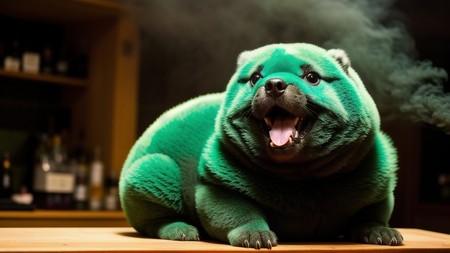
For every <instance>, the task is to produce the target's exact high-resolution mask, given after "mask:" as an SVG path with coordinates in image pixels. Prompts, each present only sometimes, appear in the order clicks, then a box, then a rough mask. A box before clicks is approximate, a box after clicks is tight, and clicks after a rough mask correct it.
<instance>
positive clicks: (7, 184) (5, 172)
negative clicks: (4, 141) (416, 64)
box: [0, 152, 12, 199]
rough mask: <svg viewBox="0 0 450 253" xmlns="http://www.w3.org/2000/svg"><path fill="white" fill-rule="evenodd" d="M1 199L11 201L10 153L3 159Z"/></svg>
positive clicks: (6, 153) (4, 155) (5, 153)
mask: <svg viewBox="0 0 450 253" xmlns="http://www.w3.org/2000/svg"><path fill="white" fill-rule="evenodd" d="M0 190H1V191H0V198H2V199H10V198H11V194H12V181H11V161H10V158H9V153H8V152H4V153H3V159H2V164H1V189H0Z"/></svg>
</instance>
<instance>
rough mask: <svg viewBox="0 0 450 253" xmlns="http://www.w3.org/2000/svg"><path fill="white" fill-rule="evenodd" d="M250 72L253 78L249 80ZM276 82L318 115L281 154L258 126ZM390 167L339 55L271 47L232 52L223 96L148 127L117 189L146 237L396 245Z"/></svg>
mask: <svg viewBox="0 0 450 253" xmlns="http://www.w3.org/2000/svg"><path fill="white" fill-rule="evenodd" d="M306 65H308V66H309V67H308V69H309V68H310V69H313V70H314V72H316V73H317V74H319V76H320V77H321V78H322V79H321V81H320V83H319V84H318V85H311V83H308V82H307V81H306V80H307V79H305V78H304V74H305V73H304V72H305V71H306V70H305V66H306ZM256 71H260V72H261V76H262V77H261V79H259V80H258V81H257V82H256V83H254V85H250V81H249V79H250V77H251V76H252V74H253V73H255V72H256ZM274 79H277V80H278V79H281V80H284V81H285V82H286V83H287V84H289V85H288V87H289V89H290V90H289V92H291V90H292V91H294V93H290V94H295V96H293V97H295V99H298V103H300V101H302V100H301V99H306V100H308V101H312V102H313V103H314V104H316V107H318V108H321V109H320V110H319V111H314V112H309V111H308V110H310V109H305V108H306V107H305V108H303V109H302V110H304V111H305V112H301V113H300V115H303V116H304V117H307V118H308V117H311V118H312V117H317V120H316V121H315V124H314V126H313V127H312V128H311V129H310V130H309V132H308V131H307V130H305V133H306V134H305V136H304V137H301V138H300V139H301V140H300V141H298V142H297V141H296V142H295V144H293V145H292V148H291V149H289V150H288V149H284V147H283V148H280V149H278V148H275V149H271V148H270V147H269V146H268V138H269V137H267V135H264V134H263V131H262V130H261V127H260V123H259V122H261V119H260V118H258V117H260V116H258V112H257V111H258V110H259V109H258V106H260V107H261V108H264V106H265V104H264V103H262V102H261V101H263V100H264V99H267V98H266V97H265V96H268V95H266V94H265V93H264V91H266V93H267V88H264V87H265V84H267V83H268V82H269V80H274ZM286 93H287V91H286ZM267 94H268V93H267ZM283 96H287V95H284V93H283ZM274 101H275V100H274ZM279 101H280V100H278V102H277V103H281V102H279ZM283 101H284V100H283ZM286 101H288V102H291V103H293V102H295V103H297V102H296V101H297V100H287V98H286ZM292 101H293V102H292ZM288 102H286V103H288ZM305 106H306V104H305ZM308 106H309V105H308ZM288 107H289V106H288ZM294 107H295V108H297V104H296V105H295V106H293V108H294ZM289 108H290V107H289ZM307 114H310V115H313V116H305V115H307ZM303 116H302V118H303ZM275 117H278V116H275ZM302 124H303V123H302ZM304 124H306V123H304ZM299 131H300V130H299ZM291 137H292V136H291ZM269 141H270V139H269ZM288 147H289V146H288ZM274 150H275V151H274ZM280 150H283V152H284V150H287V151H286V152H288V153H289V152H290V153H289V155H286V154H284V153H283V152H279V151H280ZM396 169H397V157H396V152H395V149H394V147H393V145H392V143H391V141H390V139H389V138H388V137H387V136H386V135H385V134H384V133H382V132H381V130H380V119H379V114H378V111H377V108H376V106H375V103H374V101H373V100H372V98H371V97H370V95H369V94H368V92H367V91H366V89H365V87H364V85H363V83H362V82H361V80H360V79H359V77H358V75H357V74H356V72H355V71H354V70H353V69H352V68H351V67H350V66H349V61H348V59H347V58H346V55H345V54H343V55H342V54H341V51H339V50H330V51H326V50H324V49H322V48H319V47H316V46H314V45H309V44H274V45H269V46H265V47H262V48H259V49H256V50H253V51H249V52H244V53H242V54H241V55H240V57H239V59H238V67H237V70H236V72H235V74H234V75H233V76H232V77H231V80H230V82H229V84H228V86H227V89H226V91H225V92H224V93H222V94H212V95H206V96H201V97H198V98H195V99H192V100H190V101H188V102H186V103H183V104H181V105H179V106H177V107H175V108H173V109H171V110H169V111H168V112H166V113H165V114H163V115H162V116H161V117H160V118H159V119H158V120H157V121H156V122H155V123H153V124H152V125H151V126H150V127H149V128H148V129H147V130H146V131H145V133H144V134H143V135H142V136H141V137H140V138H139V140H138V141H137V142H136V144H135V145H134V147H133V148H132V150H131V151H130V154H129V156H128V158H127V161H126V162H125V165H124V167H123V170H122V174H121V179H120V185H119V186H120V197H121V203H122V206H123V209H124V211H125V213H126V216H127V218H128V221H129V223H130V224H131V225H132V226H133V227H134V228H135V229H136V230H137V231H138V232H140V233H142V234H144V235H147V236H150V237H157V238H163V239H172V240H198V239H199V237H200V236H202V237H203V236H207V237H211V238H213V239H217V240H221V241H224V242H228V243H230V244H231V245H235V246H244V247H255V248H261V247H265V248H271V247H272V246H275V245H276V244H277V238H280V240H283V241H285V240H295V241H299V240H326V239H336V238H337V237H338V236H340V235H345V236H348V238H349V239H351V240H353V241H356V242H363V243H374V244H388V245H399V244H401V242H402V237H401V235H400V234H399V233H398V232H397V231H396V230H394V229H392V228H389V227H388V224H387V223H388V220H389V218H390V215H391V212H392V209H393V190H394V188H395V183H396V176H395V171H396Z"/></svg>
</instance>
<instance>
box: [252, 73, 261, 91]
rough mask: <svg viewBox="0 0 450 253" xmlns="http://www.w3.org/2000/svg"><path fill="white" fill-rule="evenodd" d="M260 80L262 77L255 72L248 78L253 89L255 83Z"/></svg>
mask: <svg viewBox="0 0 450 253" xmlns="http://www.w3.org/2000/svg"><path fill="white" fill-rule="evenodd" d="M261 78H262V75H261V74H260V73H259V72H255V73H253V74H252V76H251V77H250V85H251V86H252V87H253V86H255V84H256V82H258V81H259V79H261Z"/></svg>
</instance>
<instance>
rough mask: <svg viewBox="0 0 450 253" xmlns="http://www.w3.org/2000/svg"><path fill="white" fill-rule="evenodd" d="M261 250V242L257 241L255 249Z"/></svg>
mask: <svg viewBox="0 0 450 253" xmlns="http://www.w3.org/2000/svg"><path fill="white" fill-rule="evenodd" d="M260 248H261V243H260V242H259V240H256V245H255V249H260Z"/></svg>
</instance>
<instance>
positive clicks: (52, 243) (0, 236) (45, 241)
mask: <svg viewBox="0 0 450 253" xmlns="http://www.w3.org/2000/svg"><path fill="white" fill-rule="evenodd" d="M399 230H400V231H401V233H402V234H403V236H404V238H405V241H404V245H402V246H397V247H390V246H377V245H365V244H355V243H347V242H338V243H333V242H326V243H316V242H314V243H309V242H301V243H280V245H278V246H277V247H274V248H273V249H272V250H271V251H274V252H275V251H284V252H311V251H314V252H381V251H382V252H450V235H447V234H441V233H435V232H430V231H425V230H419V229H399ZM212 251H215V252H222V253H224V252H238V251H255V250H254V249H245V248H240V247H233V246H229V245H226V244H223V243H217V242H203V241H202V242H181V241H167V240H159V239H149V238H144V237H141V236H140V235H139V234H137V233H136V232H135V231H134V230H133V229H132V228H128V227H123V228H0V252H96V253H98V252H132V253H138V252H212ZM262 251H267V249H262Z"/></svg>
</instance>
